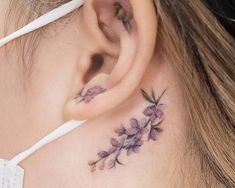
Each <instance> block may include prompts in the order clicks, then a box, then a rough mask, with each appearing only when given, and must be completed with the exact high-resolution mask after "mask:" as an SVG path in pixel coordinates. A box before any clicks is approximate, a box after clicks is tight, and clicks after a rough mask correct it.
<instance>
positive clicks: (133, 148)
mask: <svg viewBox="0 0 235 188" xmlns="http://www.w3.org/2000/svg"><path fill="white" fill-rule="evenodd" d="M143 144H144V141H143V140H135V139H132V140H131V141H130V142H129V144H127V146H126V150H127V156H129V155H131V154H132V153H139V151H140V147H141V146H142V145H143Z"/></svg>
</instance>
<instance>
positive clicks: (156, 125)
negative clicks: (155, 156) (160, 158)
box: [88, 90, 166, 172]
mask: <svg viewBox="0 0 235 188" xmlns="http://www.w3.org/2000/svg"><path fill="white" fill-rule="evenodd" d="M141 92H142V95H143V97H144V99H145V100H146V101H147V102H148V103H149V105H148V106H147V107H146V108H145V109H144V111H143V117H142V119H140V120H138V119H136V118H131V119H130V126H129V127H128V128H126V127H124V125H121V126H120V127H119V128H118V129H116V130H115V133H116V134H117V138H111V139H110V145H111V146H110V148H109V149H108V150H104V151H100V152H98V154H97V155H98V158H99V159H98V160H95V161H90V162H89V163H88V165H89V166H90V167H91V172H95V171H96V169H97V168H98V169H99V170H104V169H112V168H114V167H116V166H117V165H124V164H123V163H122V162H121V161H120V159H119V158H120V155H121V154H123V153H124V154H126V155H127V156H130V155H131V154H134V153H139V152H140V148H141V146H142V145H143V144H144V139H145V138H146V139H145V140H146V141H156V140H157V137H158V135H159V134H160V133H161V132H162V131H163V130H162V129H161V128H160V125H161V124H162V122H163V121H164V113H163V110H164V109H163V107H164V105H163V104H161V103H160V100H161V98H162V96H163V95H164V93H165V92H166V90H165V91H164V92H163V93H162V94H161V95H160V96H159V97H158V98H156V96H155V93H154V91H153V90H152V92H151V95H149V94H148V93H147V92H145V91H144V90H141Z"/></svg>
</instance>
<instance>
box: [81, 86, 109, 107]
mask: <svg viewBox="0 0 235 188" xmlns="http://www.w3.org/2000/svg"><path fill="white" fill-rule="evenodd" d="M82 91H83V90H82ZM82 91H81V92H80V93H79V96H80V97H81V101H84V102H85V103H89V102H90V101H92V100H93V99H94V98H95V97H96V96H97V95H99V94H101V93H103V92H105V91H106V89H104V88H102V87H101V86H94V87H92V88H90V89H88V90H87V91H86V92H85V94H82Z"/></svg>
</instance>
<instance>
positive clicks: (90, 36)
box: [64, 0, 157, 119]
mask: <svg viewBox="0 0 235 188" xmlns="http://www.w3.org/2000/svg"><path fill="white" fill-rule="evenodd" d="M154 7H155V6H154V4H153V1H152V0H145V1H140V0H87V1H86V3H85V4H84V7H83V8H82V10H81V11H82V12H81V22H82V28H81V29H82V30H84V31H85V33H86V36H87V40H89V41H90V42H89V45H87V46H86V49H87V51H86V52H84V54H82V55H81V59H80V62H79V63H81V66H83V70H84V71H83V72H82V76H83V78H84V83H83V89H82V90H81V88H77V91H76V93H73V96H72V97H70V99H69V100H68V101H67V103H66V105H65V111H64V112H65V116H66V118H67V119H90V118H93V117H95V116H98V115H100V114H102V113H104V112H106V111H108V110H110V109H112V108H115V107H116V106H118V105H119V104H121V103H122V102H123V101H125V100H126V99H127V98H128V97H129V96H130V95H131V94H132V93H133V92H134V91H135V90H136V89H137V88H138V86H139V84H140V82H141V81H142V78H143V76H144V73H145V71H146V69H147V66H148V64H149V63H150V61H151V58H152V56H153V53H154V48H155V41H156V35H157V16H156V10H155V8H154ZM95 57H96V59H95ZM91 59H93V60H94V62H93V63H97V62H99V63H101V62H102V63H103V64H106V65H108V64H112V66H111V70H110V71H106V72H105V73H104V72H99V73H98V74H93V75H92V74H91V75H90V76H89V77H87V74H88V73H89V72H91V70H90V69H91ZM84 67H85V68H84ZM85 78H86V79H85Z"/></svg>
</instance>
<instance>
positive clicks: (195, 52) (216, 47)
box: [11, 0, 235, 188]
mask: <svg viewBox="0 0 235 188" xmlns="http://www.w3.org/2000/svg"><path fill="white" fill-rule="evenodd" d="M67 1H68V0H47V1H46V0H37V1H36V0H32V1H30V8H29V9H28V11H27V12H26V13H25V14H26V15H28V16H27V18H28V19H27V20H25V22H28V21H30V20H32V19H34V18H35V17H38V16H39V15H41V14H42V13H43V12H45V11H48V10H50V9H52V8H54V7H56V6H58V5H61V4H63V3H65V2H67ZM16 4H17V3H16V0H13V1H12V5H11V6H12V7H14V6H13V5H16ZM155 4H156V9H157V12H158V16H159V29H158V39H157V42H156V44H157V50H158V51H159V53H161V54H162V56H163V57H167V58H170V59H171V60H172V61H170V62H172V66H174V68H175V70H176V72H177V74H178V77H179V79H180V81H181V85H182V90H183V93H184V96H185V102H186V106H187V112H188V117H189V126H188V143H189V148H190V151H193V152H194V153H195V154H196V155H197V156H198V157H199V159H200V164H201V168H200V170H201V171H200V172H201V178H202V179H203V180H204V184H205V186H206V187H212V186H213V185H216V184H217V185H218V184H220V185H223V186H224V187H228V188H233V187H235V164H234V163H235V125H234V118H235V89H234V79H235V78H234V75H235V71H234V68H235V67H234V60H235V50H234V49H235V48H234V47H235V46H234V44H235V41H234V39H233V38H232V36H231V35H229V33H228V32H227V31H226V30H225V29H224V27H223V26H222V25H221V24H220V23H219V22H218V20H217V19H216V17H215V16H214V15H213V14H212V12H211V11H210V10H209V9H208V8H207V7H206V5H205V4H204V3H203V1H200V0H195V1H189V0H155ZM32 10H33V11H32ZM24 11H25V10H24ZM18 23H19V22H18ZM24 24H25V23H23V22H22V25H24ZM17 27H20V25H19V24H18V25H17ZM40 34H41V33H40V31H37V33H34V34H33V35H31V37H30V38H28V39H27V41H28V43H29V45H30V46H35V44H36V43H37V42H38V37H39V36H40ZM22 40H25V39H22ZM35 41H36V42H35ZM25 49H26V48H25ZM33 49H35V48H33ZM29 66H30V67H31V66H32V65H29ZM214 179H216V180H217V181H216V182H217V183H215V182H213V181H214Z"/></svg>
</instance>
